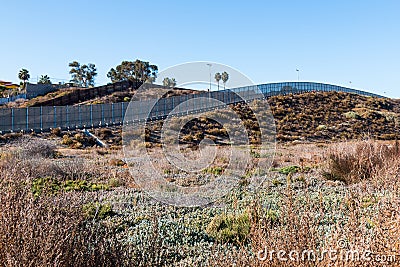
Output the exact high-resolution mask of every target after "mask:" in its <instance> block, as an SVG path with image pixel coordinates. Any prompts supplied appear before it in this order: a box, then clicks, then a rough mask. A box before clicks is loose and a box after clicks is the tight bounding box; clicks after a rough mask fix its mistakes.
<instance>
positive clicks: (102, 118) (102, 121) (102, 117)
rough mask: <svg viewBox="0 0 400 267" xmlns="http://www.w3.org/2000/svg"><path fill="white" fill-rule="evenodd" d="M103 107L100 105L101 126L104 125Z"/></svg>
mask: <svg viewBox="0 0 400 267" xmlns="http://www.w3.org/2000/svg"><path fill="white" fill-rule="evenodd" d="M104 105H105V104H101V124H103V123H104Z"/></svg>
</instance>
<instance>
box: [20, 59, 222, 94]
mask: <svg viewBox="0 0 400 267" xmlns="http://www.w3.org/2000/svg"><path fill="white" fill-rule="evenodd" d="M68 66H69V68H70V71H69V74H70V75H71V80H70V82H71V83H73V84H74V85H76V86H79V87H92V86H94V84H95V78H96V76H97V68H96V65H95V64H93V63H88V64H81V63H79V62H78V61H72V62H70V63H69V64H68ZM157 74H158V67H157V65H154V64H151V63H150V62H148V61H142V60H140V59H136V60H135V61H126V60H124V61H122V62H121V63H120V64H119V65H117V66H116V67H115V68H111V69H110V71H109V72H108V73H107V77H108V78H109V79H110V80H111V82H112V83H115V82H121V81H132V82H142V83H153V82H154V81H155V80H156V78H157ZM18 78H19V79H20V80H21V83H20V84H21V86H22V88H24V89H25V88H26V84H27V82H28V81H29V79H30V74H29V71H28V70H27V69H24V68H23V69H21V70H20V71H19V73H18ZM214 78H215V81H216V82H217V84H218V90H219V82H220V81H221V80H222V82H223V84H224V89H225V84H226V82H227V81H228V79H229V74H228V73H227V72H226V71H224V72H223V73H219V72H217V73H215V76H214ZM37 83H38V84H51V79H50V77H49V76H48V75H41V77H40V79H38V82H37ZM176 84H177V81H176V80H175V78H169V77H166V78H164V80H163V85H164V86H166V87H171V88H174V87H175V86H176Z"/></svg>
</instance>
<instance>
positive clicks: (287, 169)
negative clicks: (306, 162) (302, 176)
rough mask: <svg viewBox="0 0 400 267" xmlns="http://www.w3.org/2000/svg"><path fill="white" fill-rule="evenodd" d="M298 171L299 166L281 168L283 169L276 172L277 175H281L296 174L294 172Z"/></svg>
mask: <svg viewBox="0 0 400 267" xmlns="http://www.w3.org/2000/svg"><path fill="white" fill-rule="evenodd" d="M299 171H300V167H299V166H295V165H294V166H287V167H283V168H280V169H279V170H278V172H279V173H282V174H289V173H296V172H299Z"/></svg>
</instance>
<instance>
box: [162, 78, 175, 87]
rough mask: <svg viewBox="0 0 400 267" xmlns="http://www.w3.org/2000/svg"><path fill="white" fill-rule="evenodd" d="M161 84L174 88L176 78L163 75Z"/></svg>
mask: <svg viewBox="0 0 400 267" xmlns="http://www.w3.org/2000/svg"><path fill="white" fill-rule="evenodd" d="M163 85H164V86H165V87H171V88H174V87H175V86H176V80H175V78H168V77H165V78H164V80H163Z"/></svg>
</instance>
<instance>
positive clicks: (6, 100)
mask: <svg viewBox="0 0 400 267" xmlns="http://www.w3.org/2000/svg"><path fill="white" fill-rule="evenodd" d="M21 98H22V99H26V94H19V95H15V96H10V97H0V105H4V104H7V103H9V102H13V101H15V100H17V99H21Z"/></svg>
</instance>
